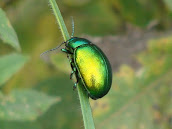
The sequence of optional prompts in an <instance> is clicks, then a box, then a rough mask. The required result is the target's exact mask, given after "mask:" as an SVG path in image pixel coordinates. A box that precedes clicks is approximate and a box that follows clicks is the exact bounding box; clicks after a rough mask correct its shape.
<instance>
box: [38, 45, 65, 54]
mask: <svg viewBox="0 0 172 129" xmlns="http://www.w3.org/2000/svg"><path fill="white" fill-rule="evenodd" d="M64 43H66V42H63V43H61V44H60V45H59V46H57V47H55V48H53V49H50V50H48V51H45V52H43V53H42V54H41V55H40V56H41V57H42V56H43V55H44V54H47V53H49V52H51V51H54V50H57V49H58V48H59V47H60V46H61V45H63V44H64Z"/></svg>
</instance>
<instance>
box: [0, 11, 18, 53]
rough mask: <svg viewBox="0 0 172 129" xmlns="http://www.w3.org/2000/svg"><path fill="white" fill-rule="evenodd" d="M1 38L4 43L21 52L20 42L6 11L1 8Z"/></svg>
mask: <svg viewBox="0 0 172 129" xmlns="http://www.w3.org/2000/svg"><path fill="white" fill-rule="evenodd" d="M0 38H1V39H2V40H3V41H4V43H6V44H9V45H11V46H12V47H14V48H15V49H16V50H18V51H20V45H19V41H18V38H17V35H16V32H15V31H14V29H13V27H12V26H11V24H10V22H9V20H8V18H7V17H6V15H5V13H4V11H3V10H2V9H1V8H0Z"/></svg>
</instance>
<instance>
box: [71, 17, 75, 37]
mask: <svg viewBox="0 0 172 129" xmlns="http://www.w3.org/2000/svg"><path fill="white" fill-rule="evenodd" d="M71 20H72V35H71V37H73V35H74V28H75V26H74V25H75V24H74V20H73V17H72V16H71Z"/></svg>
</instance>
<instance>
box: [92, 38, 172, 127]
mask: <svg viewBox="0 0 172 129" xmlns="http://www.w3.org/2000/svg"><path fill="white" fill-rule="evenodd" d="M138 59H139V61H140V62H141V64H142V66H143V67H142V68H141V69H140V70H139V71H136V72H135V71H134V70H133V69H132V68H130V67H128V66H126V65H123V66H122V67H121V69H120V71H119V72H118V73H116V74H115V75H114V79H113V85H112V88H111V90H110V92H109V94H108V95H107V96H105V97H104V98H102V99H100V100H97V101H96V102H95V101H92V108H93V115H94V117H95V122H96V125H97V128H98V129H105V128H106V129H112V128H113V129H162V128H163V129H170V127H171V123H170V121H171V115H172V101H171V100H172V96H171V93H172V86H171V84H172V79H171V77H172V67H171V66H172V60H171V59H172V38H171V37H167V38H163V39H159V40H152V41H151V42H149V44H148V50H146V51H144V52H142V53H141V54H140V55H139V56H138Z"/></svg>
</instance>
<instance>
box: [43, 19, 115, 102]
mask: <svg viewBox="0 0 172 129" xmlns="http://www.w3.org/2000/svg"><path fill="white" fill-rule="evenodd" d="M72 28H73V32H72V36H71V38H70V39H69V40H67V41H65V42H63V43H62V44H65V48H63V49H61V51H62V52H64V53H66V54H67V57H68V59H69V61H70V65H71V68H72V72H71V74H70V79H72V77H73V74H75V76H76V79H77V81H76V82H75V84H74V88H76V86H77V83H78V81H79V79H81V82H82V83H83V86H84V88H85V90H86V91H87V93H88V95H89V97H91V98H92V99H94V100H96V99H98V98H102V97H103V96H105V95H106V94H107V93H108V91H109V90H110V88H111V84H112V69H111V65H110V63H109V60H108V59H107V57H106V56H105V54H104V53H103V52H102V50H101V49H100V48H98V47H97V46H96V45H95V44H93V43H92V42H90V41H89V40H87V39H84V38H79V37H73V34H74V22H73V20H72ZM62 44H61V45H62ZM61 45H59V46H58V47H56V48H53V49H51V50H48V51H46V52H44V53H42V54H41V56H42V55H43V54H45V53H47V52H50V51H54V50H56V49H58V48H59V47H60V46H61ZM69 55H70V56H69Z"/></svg>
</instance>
